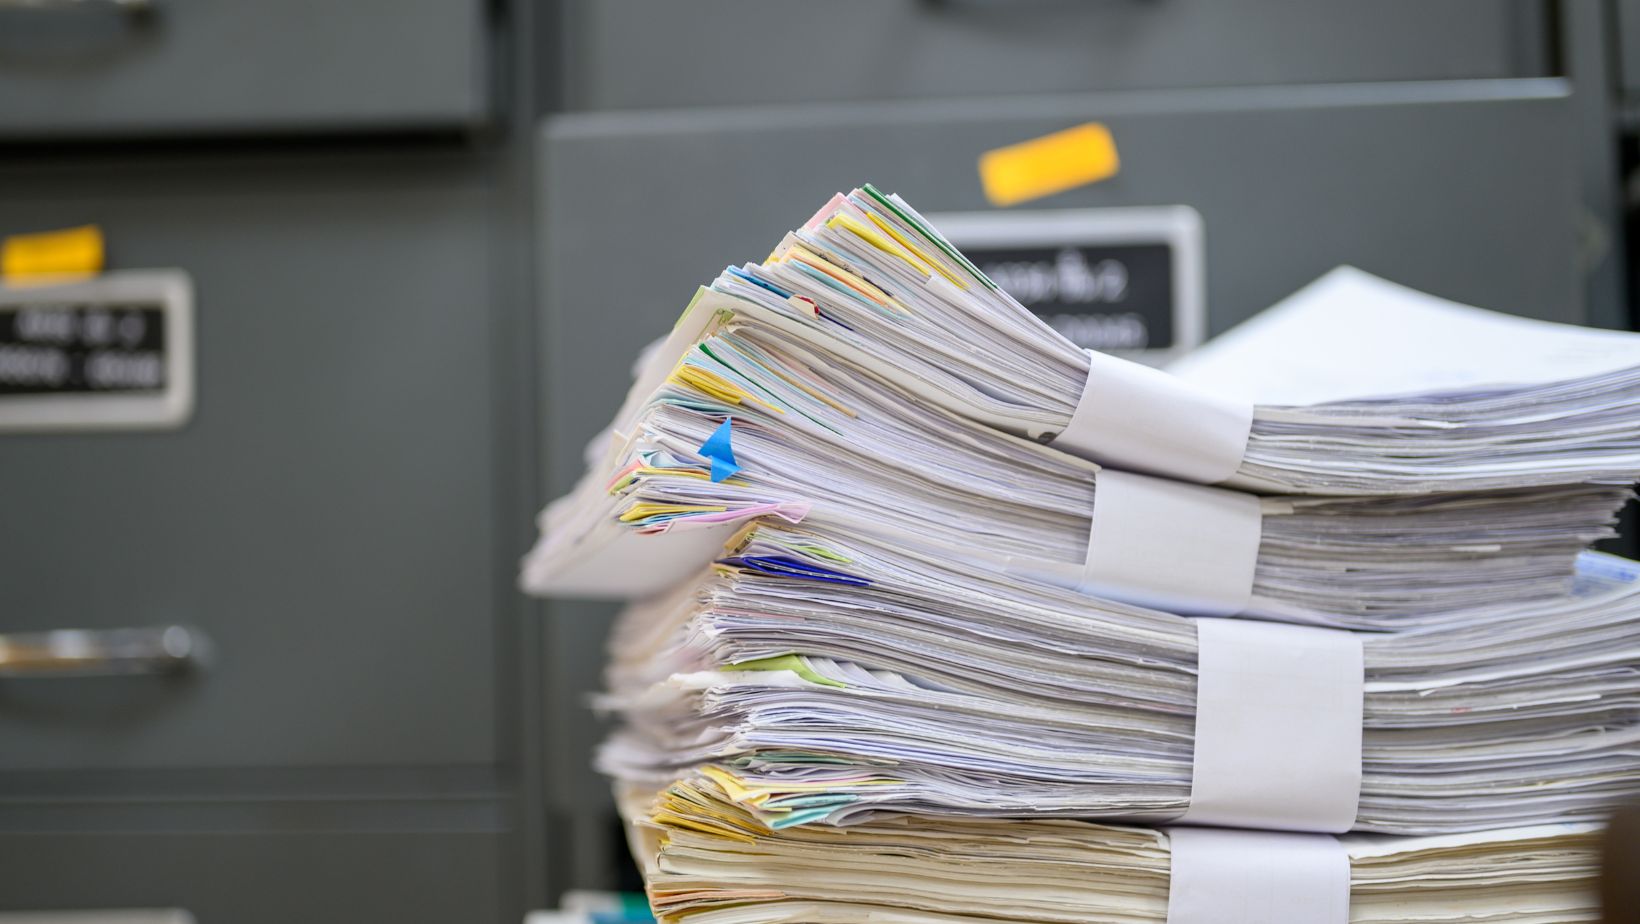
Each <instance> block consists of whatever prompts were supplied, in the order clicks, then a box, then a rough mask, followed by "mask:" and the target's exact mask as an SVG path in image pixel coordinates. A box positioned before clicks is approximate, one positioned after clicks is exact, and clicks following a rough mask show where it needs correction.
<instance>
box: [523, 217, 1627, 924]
mask: <svg viewBox="0 0 1640 924" xmlns="http://www.w3.org/2000/svg"><path fill="white" fill-rule="evenodd" d="M1380 309H1383V310H1380ZM1329 319H1331V321H1336V322H1337V324H1335V325H1333V326H1334V327H1335V328H1336V330H1334V331H1333V332H1332V333H1329V324H1330V323H1331V321H1329ZM1425 321H1427V322H1428V323H1427V325H1425ZM1375 325H1376V326H1375ZM1394 325H1401V326H1403V327H1405V328H1409V329H1416V330H1417V336H1418V338H1419V340H1420V343H1419V344H1416V345H1413V346H1410V347H1406V348H1404V349H1403V348H1401V345H1399V344H1397V343H1395V342H1394V340H1393V338H1394V333H1393V332H1390V333H1386V332H1385V331H1384V330H1383V329H1381V328H1384V327H1386V326H1388V327H1393V326H1394ZM1426 327H1427V330H1426V329H1425V328H1426ZM1340 330H1341V331H1343V333H1342V335H1340V334H1339V333H1338V332H1337V331H1340ZM1425 334H1428V336H1425ZM1225 342H1226V343H1228V344H1229V346H1219V347H1212V346H1210V347H1208V348H1206V349H1204V350H1203V351H1201V352H1200V353H1199V354H1197V355H1195V356H1193V357H1187V358H1186V360H1185V361H1184V362H1183V363H1181V364H1180V365H1179V367H1178V369H1177V370H1176V373H1168V372H1163V371H1159V370H1155V369H1150V368H1148V367H1144V366H1140V365H1137V364H1134V363H1130V362H1126V361H1123V360H1120V359H1116V358H1113V357H1109V356H1104V355H1100V354H1092V353H1087V352H1084V351H1082V350H1079V349H1077V348H1076V347H1074V346H1073V345H1072V344H1070V343H1069V342H1068V341H1066V340H1065V339H1064V338H1062V337H1061V336H1060V335H1059V334H1057V333H1056V332H1054V331H1053V329H1052V328H1050V327H1049V326H1048V325H1046V324H1045V323H1043V322H1042V321H1040V320H1038V319H1037V318H1036V317H1035V316H1033V315H1032V314H1031V313H1030V312H1029V311H1027V310H1026V309H1024V308H1023V307H1021V306H1020V305H1019V304H1018V303H1017V302H1016V301H1014V300H1013V299H1012V298H1010V297H1009V296H1008V295H1007V294H1006V293H1004V292H1002V291H1001V290H999V289H998V288H997V287H996V286H995V285H993V284H992V283H991V282H990V280H987V279H986V278H985V277H984V276H983V275H982V274H981V273H980V272H979V271H978V270H977V269H975V268H974V266H973V265H972V264H971V263H970V262H969V261H968V260H966V259H965V258H964V257H963V256H962V255H961V254H960V253H958V252H957V251H956V250H955V248H953V247H952V246H951V245H950V244H949V243H948V242H947V241H946V240H945V239H944V238H942V237H941V236H940V235H939V233H938V232H937V231H935V230H934V229H933V228H932V227H930V226H929V225H928V223H927V221H925V220H924V219H923V218H921V217H920V216H919V215H918V214H917V213H916V212H915V211H914V210H912V209H911V207H910V206H909V205H907V204H906V203H904V202H903V201H901V200H899V199H898V198H897V197H892V196H884V195H882V194H881V193H879V192H877V191H876V190H874V189H872V188H870V187H866V188H863V189H859V190H855V191H854V192H853V193H851V194H849V195H847V196H838V197H836V198H834V199H833V200H832V201H831V202H830V203H828V204H827V205H826V207H825V208H823V209H822V210H821V211H820V213H819V214H817V215H816V216H814V218H812V219H811V220H810V221H809V222H808V223H807V224H805V225H804V226H803V227H802V228H801V229H800V230H798V231H794V232H792V233H791V234H790V235H788V236H787V237H786V239H785V240H784V241H782V242H781V243H780V245H779V246H778V247H777V248H776V249H775V251H774V252H773V253H772V254H771V255H770V257H769V258H768V259H766V260H765V261H763V262H762V263H755V264H744V265H741V266H738V267H731V268H730V269H728V270H727V271H725V272H724V273H723V274H722V275H721V276H719V277H718V278H717V279H716V280H715V281H714V282H713V283H712V284H711V286H710V287H708V288H703V289H701V290H700V291H699V292H697V293H696V296H695V298H694V300H693V301H692V302H691V303H690V305H689V307H688V308H687V309H686V311H685V312H684V315H683V317H682V318H681V319H680V320H679V322H678V324H677V325H676V327H675V328H674V329H673V330H672V332H671V333H670V335H668V336H667V337H666V338H665V339H663V340H662V341H659V342H657V343H656V344H655V345H654V346H652V347H651V348H650V349H649V350H647V351H646V352H645V354H644V355H643V356H642V357H640V358H639V361H638V363H637V365H636V367H635V369H634V379H635V380H634V382H633V385H632V388H631V390H630V392H629V393H628V394H627V396H626V398H625V401H624V402H623V404H622V405H621V407H620V408H619V410H618V411H617V412H616V414H615V417H614V419H613V421H612V423H611V425H610V427H609V428H608V429H607V430H606V431H605V432H604V433H603V434H601V435H599V436H598V437H597V438H595V439H594V440H593V442H592V444H591V445H590V446H589V447H588V451H587V454H586V462H587V472H586V474H585V476H584V477H583V478H582V480H581V482H580V483H579V484H578V486H577V487H576V489H575V490H574V492H573V493H571V494H570V495H567V496H565V497H563V498H560V499H559V500H557V501H555V502H553V503H552V504H551V505H550V506H549V507H548V508H547V510H546V511H545V512H544V513H543V514H542V517H541V527H542V537H541V540H540V541H539V542H538V543H537V545H536V547H535V548H534V549H533V550H532V551H531V553H530V554H529V556H527V558H526V559H525V562H524V571H523V578H522V580H523V583H524V585H525V586H526V587H527V588H528V589H530V590H532V591H535V592H538V593H541V594H546V595H575V596H595V597H606V598H617V599H628V600H635V601H638V602H635V603H632V604H631V605H629V606H628V608H627V610H626V612H625V613H624V615H623V616H622V618H621V620H620V622H619V624H618V626H617V629H616V633H615V635H614V638H613V640H612V648H611V651H612V658H611V661H610V664H609V667H608V670H607V675H606V677H607V692H606V693H605V694H604V695H603V696H602V697H601V698H600V705H601V707H602V708H604V709H607V710H609V711H611V712H614V713H616V714H617V715H618V716H619V718H620V720H621V727H620V729H619V731H618V732H617V733H616V734H615V736H614V737H612V738H611V739H610V740H609V741H608V742H607V743H606V744H605V746H604V747H603V748H602V749H601V751H600V754H599V763H600V766H601V767H602V768H603V769H604V770H605V771H606V772H607V773H609V774H610V775H611V776H613V777H615V778H616V779H617V780H618V781H619V783H620V786H621V787H622V789H623V791H625V792H627V793H629V794H630V793H638V792H647V793H649V794H650V795H654V794H656V793H659V796H658V798H656V799H655V801H654V802H653V807H652V808H651V807H649V803H648V802H646V801H645V802H640V801H636V800H635V799H630V798H629V799H626V800H623V811H624V813H625V814H626V815H627V816H628V817H629V818H630V819H632V820H633V821H634V822H635V823H636V824H635V826H634V828H633V844H634V850H635V852H636V854H637V855H638V856H639V858H640V860H641V861H642V862H643V863H644V864H645V866H646V875H647V877H648V882H649V888H650V894H651V899H652V900H653V902H654V904H655V908H656V910H657V912H658V914H659V915H660V916H661V917H662V918H663V919H665V920H681V919H682V918H685V917H687V918H688V919H689V920H690V921H691V924H757V922H765V921H768V922H787V921H789V922H794V924H795V922H798V921H836V922H839V924H841V922H844V921H856V920H875V921H886V922H891V924H955V922H961V921H976V922H977V921H980V920H995V919H999V918H1005V919H1010V920H1024V921H1044V922H1061V921H1065V922H1068V921H1080V920H1110V921H1121V922H1129V924H1137V922H1145V921H1158V922H1159V921H1164V920H1165V921H1167V922H1169V924H1203V922H1209V921H1211V922H1214V924H1254V922H1256V924H1289V922H1294V924H1296V922H1303V924H1342V922H1344V921H1371V922H1385V924H1387V922H1390V921H1423V922H1445V921H1450V922H1460V921H1463V922H1474V921H1488V922H1517V924H1528V922H1541V924H1548V922H1565V921H1579V920H1593V919H1594V915H1595V906H1594V904H1593V902H1592V900H1591V897H1590V894H1589V880H1590V877H1591V875H1592V871H1593V856H1592V849H1591V843H1592V840H1591V839H1592V838H1593V836H1594V831H1593V828H1592V827H1591V826H1592V825H1594V824H1596V823H1598V821H1599V820H1600V819H1601V818H1602V817H1603V815H1604V814H1605V813H1606V812H1608V811H1609V810H1610V808H1611V807H1612V806H1613V805H1614V804H1615V803H1616V802H1617V801H1619V800H1622V799H1625V798H1630V797H1634V796H1637V795H1640V773H1637V772H1636V771H1637V770H1640V566H1637V565H1635V564H1634V563H1632V562H1626V561H1622V560H1620V559H1613V558H1610V557H1608V556H1602V555H1598V554H1595V553H1590V552H1588V551H1587V548H1588V546H1589V545H1590V543H1592V542H1594V541H1596V540H1598V539H1601V538H1605V537H1608V536H1610V535H1612V526H1613V523H1614V520H1615V516H1616V512H1617V510H1618V508H1619V507H1620V506H1621V505H1622V504H1623V503H1624V502H1625V501H1626V500H1627V499H1628V497H1629V496H1630V490H1631V486H1632V485H1633V484H1634V483H1635V482H1636V480H1640V337H1637V336H1636V335H1633V334H1617V333H1610V332H1593V331H1582V330H1575V329H1570V328H1564V327H1560V326H1557V325H1544V324H1541V323H1540V322H1529V321H1518V320H1510V319H1500V318H1498V317H1496V316H1493V315H1489V314H1487V313H1485V312H1479V311H1477V310H1476V309H1470V308H1465V307H1463V306H1456V305H1452V304H1450V303H1444V302H1440V301H1439V300H1438V299H1432V298H1430V297H1428V296H1424V295H1422V294H1420V293H1414V292H1411V291H1410V290H1404V289H1401V288H1399V287H1396V286H1394V285H1392V284H1389V283H1386V282H1384V281H1382V280H1376V279H1374V278H1372V277H1369V276H1366V275H1365V274H1363V273H1359V272H1358V271H1354V270H1349V269H1341V270H1339V271H1336V272H1335V273H1333V274H1330V275H1329V276H1328V277H1325V278H1324V279H1322V280H1320V281H1319V282H1317V283H1316V284H1314V285H1312V286H1311V287H1310V288H1308V289H1306V290H1305V291H1303V292H1301V293H1299V294H1298V295H1296V296H1294V297H1293V298H1292V299H1289V300H1288V301H1287V302H1286V303H1284V304H1283V305H1281V306H1278V307H1277V308H1275V309H1273V310H1272V312H1271V313H1270V314H1269V316H1268V317H1266V318H1264V319H1261V320H1258V321H1255V322H1253V323H1251V324H1249V325H1247V326H1246V328H1245V329H1244V330H1241V331H1238V332H1236V333H1234V334H1232V335H1230V336H1229V337H1226V338H1225ZM1466 344H1467V345H1469V346H1470V347H1472V349H1466ZM1304 350H1310V352H1309V353H1308V354H1306V355H1307V356H1308V359H1302V358H1300V359H1295V358H1294V357H1293V356H1292V355H1290V354H1293V353H1295V352H1303V351H1304ZM1476 351H1479V352H1480V353H1482V354H1484V355H1482V356H1480V357H1478V358H1477V356H1476V355H1475V354H1476ZM1317 357H1321V358H1322V359H1320V360H1317V359H1316V358H1317ZM1403 360H1404V361H1403ZM1318 361H1319V362H1320V363H1321V364H1322V365H1323V366H1324V368H1322V369H1320V370H1314V369H1311V368H1310V367H1309V366H1308V365H1306V364H1307V363H1313V362H1318ZM1249 366H1252V367H1256V368H1252V369H1249V368H1248V367H1249ZM1226 617H1241V618H1226ZM1094 821H1098V822H1105V823H1118V824H1124V825H1134V824H1140V825H1160V826H1163V827H1161V828H1159V829H1146V828H1133V827H1111V826H1107V825H1106V824H1094V823H1093V822H1094ZM1254 829H1257V830H1254ZM1345 832H1354V833H1348V834H1345ZM1338 834H1345V836H1343V837H1341V838H1339V837H1335V836H1334V835H1338Z"/></svg>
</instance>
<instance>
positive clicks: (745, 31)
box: [543, 0, 1547, 110]
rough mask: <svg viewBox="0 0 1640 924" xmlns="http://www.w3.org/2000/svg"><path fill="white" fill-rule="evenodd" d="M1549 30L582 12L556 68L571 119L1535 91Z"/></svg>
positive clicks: (1530, 19) (1001, 16)
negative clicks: (1231, 90) (1052, 99)
mask: <svg viewBox="0 0 1640 924" xmlns="http://www.w3.org/2000/svg"><path fill="white" fill-rule="evenodd" d="M1540 16H1541V11H1540V8H1539V5H1538V4H1535V3H1530V2H1520V0H1515V2H1496V0H1448V2H1443V3H1438V4H1430V3H1422V2H1417V0H1387V2H1377V3H1357V2H1349V0H1326V2H1310V3H1301V4H1294V3H1289V2H1283V0H1158V2H1139V0H1101V2H1086V0H1013V2H997V0H831V2H826V3H811V2H805V0H692V2H689V3H666V2H660V3H657V2H654V0H567V2H566V3H565V10H564V25H563V28H562V29H561V30H560V32H559V35H558V39H559V41H558V43H557V44H556V45H554V46H552V53H553V55H555V56H556V57H557V58H559V59H560V60H561V63H560V64H559V65H558V73H559V74H560V75H561V76H560V79H562V80H563V81H564V85H563V86H562V88H561V91H562V99H563V101H564V104H565V108H568V109H572V110H582V109H585V110H603V109H629V108H647V107H660V106H687V105H738V104H745V103H774V102H796V101H806V100H880V99H895V98H910V97H933V96H947V97H954V96H993V95H997V94H1016V93H1041V92H1054V91H1080V90H1124V89H1135V88H1155V87H1190V86H1234V85H1255V84H1275V83H1331V82H1342V81H1376V80H1433V79H1463V78H1482V77H1535V76H1541V75H1542V74H1543V73H1544V70H1543V67H1544V55H1545V52H1546V50H1547V49H1546V47H1545V43H1544V42H1543V35H1544V33H1543V31H1542V30H1541V28H1539V26H1540V23H1539V22H1538V19H1539V17H1540ZM543 73H551V71H546V70H544V71H543Z"/></svg>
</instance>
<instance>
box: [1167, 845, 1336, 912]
mask: <svg viewBox="0 0 1640 924" xmlns="http://www.w3.org/2000/svg"><path fill="white" fill-rule="evenodd" d="M1167 838H1168V848H1169V851H1170V853H1171V854H1172V863H1173V870H1172V875H1171V877H1170V879H1171V883H1170V885H1169V886H1168V897H1167V924H1347V922H1348V921H1349V919H1350V858H1349V854H1348V853H1346V852H1345V850H1344V846H1343V845H1342V844H1340V843H1339V842H1338V839H1337V838H1335V837H1332V836H1331V835H1327V834H1278V833H1275V832H1271V831H1231V830H1226V829H1222V828H1168V829H1167Z"/></svg>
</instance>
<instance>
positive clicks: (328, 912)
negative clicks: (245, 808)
mask: <svg viewBox="0 0 1640 924" xmlns="http://www.w3.org/2000/svg"><path fill="white" fill-rule="evenodd" d="M500 854H501V850H500V842H499V840H498V839H497V838H495V837H493V836H485V835H479V834H461V833H450V832H437V831H434V832H406V831H375V832H357V831H353V832H347V831H342V832H334V831H325V832H298V833H257V832H243V831H235V832H216V833H209V834H199V833H155V834H140V835H139V834H108V833H80V834H37V835H6V834H0V856H4V857H5V858H6V870H5V872H4V873H3V874H0V876H3V877H4V881H5V883H6V894H5V896H4V899H3V901H0V907H6V908H27V909H29V910H38V911H46V910H74V911H80V910H88V909H92V908H96V909H136V908H178V909H182V910H185V911H188V912H190V913H191V914H192V915H193V917H194V920H196V921H197V922H198V924H290V922H292V921H352V922H365V921H383V922H387V921H391V922H411V921H414V922H422V921H425V922H429V924H434V922H450V921H502V920H507V919H508V917H507V916H506V915H505V914H504V913H503V909H504V908H505V904H504V902H503V901H502V900H501V898H500V895H499V892H500V889H499V883H498V882H497V877H496V869H497V867H498V866H499V865H500Z"/></svg>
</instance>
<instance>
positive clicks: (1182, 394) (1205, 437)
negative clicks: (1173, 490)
mask: <svg viewBox="0 0 1640 924" xmlns="http://www.w3.org/2000/svg"><path fill="white" fill-rule="evenodd" d="M1088 363H1089V364H1088V380H1087V381H1086V382H1084V383H1083V385H1082V397H1081V399H1080V400H1079V401H1077V403H1076V411H1075V412H1074V413H1073V414H1072V415H1071V419H1070V423H1068V424H1066V425H1065V429H1064V430H1062V431H1060V432H1059V434H1058V435H1057V436H1055V437H1054V438H1053V439H1052V440H1051V441H1050V445H1052V446H1053V447H1054V448H1056V449H1061V450H1064V451H1065V452H1068V453H1070V454H1071V455H1075V456H1081V457H1082V458H1084V459H1091V460H1092V461H1094V462H1098V463H1100V464H1101V465H1112V466H1115V467H1117V468H1123V469H1131V470H1133V471H1139V472H1148V473H1150V474H1153V475H1162V476H1165V477H1168V478H1177V479H1180V480H1181V481H1191V482H1195V483H1197V484H1218V483H1219V482H1221V481H1225V480H1226V479H1228V478H1230V477H1231V476H1232V475H1234V474H1236V471H1237V469H1239V468H1240V467H1241V459H1242V456H1243V454H1245V453H1246V451H1247V436H1248V433H1249V432H1250V431H1251V430H1252V426H1253V406H1252V404H1250V403H1247V402H1243V401H1235V400H1231V399H1228V398H1221V397H1219V396H1217V395H1213V394H1209V393H1208V392H1205V391H1203V390H1201V389H1200V388H1198V387H1197V386H1194V385H1190V384H1188V383H1186V382H1184V381H1182V380H1180V379H1177V378H1174V377H1173V376H1171V375H1169V374H1167V373H1166V372H1163V371H1161V370H1160V369H1152V368H1150V367H1149V366H1144V365H1141V364H1139V363H1136V362H1131V361H1129V360H1125V359H1119V358H1117V357H1115V356H1107V355H1105V354H1103V353H1092V352H1090V353H1089V354H1088Z"/></svg>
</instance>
